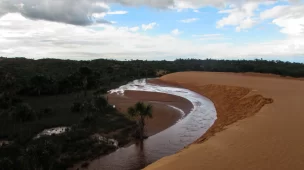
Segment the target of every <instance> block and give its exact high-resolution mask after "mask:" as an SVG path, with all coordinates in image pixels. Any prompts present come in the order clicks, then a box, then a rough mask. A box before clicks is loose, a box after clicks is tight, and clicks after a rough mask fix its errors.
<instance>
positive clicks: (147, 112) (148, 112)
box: [144, 104, 153, 118]
mask: <svg viewBox="0 0 304 170" xmlns="http://www.w3.org/2000/svg"><path fill="white" fill-rule="evenodd" d="M152 112H153V106H152V105H151V104H148V105H147V106H146V107H145V111H144V115H146V116H148V117H149V118H153V115H152Z"/></svg>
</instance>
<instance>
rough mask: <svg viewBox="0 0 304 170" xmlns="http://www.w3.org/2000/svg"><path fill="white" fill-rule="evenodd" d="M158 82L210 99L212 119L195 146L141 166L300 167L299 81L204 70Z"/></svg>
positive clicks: (302, 87) (303, 165) (303, 148)
mask: <svg viewBox="0 0 304 170" xmlns="http://www.w3.org/2000/svg"><path fill="white" fill-rule="evenodd" d="M161 80H163V81H166V82H169V83H173V84H178V85H180V86H183V87H185V88H188V89H190V90H193V91H196V92H198V93H200V94H202V95H204V96H206V97H208V98H210V99H211V100H212V101H213V102H214V104H215V107H216V109H217V113H218V119H217V121H216V122H215V124H214V126H213V127H211V129H210V130H209V131H208V132H207V133H206V134H205V135H203V136H202V137H201V138H200V139H199V140H198V141H197V142H196V144H192V145H191V146H189V147H188V148H186V149H184V150H182V151H181V152H179V153H177V154H175V155H172V156H169V157H165V158H163V159H161V160H159V161H157V162H156V163H153V164H152V165H150V166H148V167H147V168H146V169H148V170H152V169H161V170H162V169H164V170H179V169H180V170H186V169H189V170H190V169H191V170H196V169H197V170H201V169H205V170H222V169H227V170H231V169H233V170H234V169H237V170H257V169H259V170H273V169H275V170H285V169H286V170H287V169H288V170H291V169H292V170H302V169H304V161H303V158H304V135H302V129H303V122H304V104H303V101H304V81H301V80H299V79H292V78H281V77H278V76H271V75H267V76H265V75H259V74H234V73H208V72H184V73H175V74H170V75H166V76H164V77H162V78H161ZM271 99H273V103H271V102H272V100H271ZM270 103H271V104H270ZM265 104H267V105H265ZM246 117H247V118H246ZM243 118H246V119H243ZM239 119H242V120H240V121H237V120H239ZM220 120H221V121H220ZM235 121H237V122H235ZM233 122H235V123H233ZM227 124H231V125H228V126H226V125H227ZM223 128H224V129H225V130H223ZM211 130H212V132H210V131H211ZM216 132H218V133H216ZM214 133H216V134H215V136H213V137H211V136H212V135H213V134H214ZM206 139H208V140H206Z"/></svg>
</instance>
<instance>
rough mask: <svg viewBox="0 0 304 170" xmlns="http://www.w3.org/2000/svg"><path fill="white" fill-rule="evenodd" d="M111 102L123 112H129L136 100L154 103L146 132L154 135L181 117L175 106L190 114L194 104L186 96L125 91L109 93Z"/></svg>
mask: <svg viewBox="0 0 304 170" xmlns="http://www.w3.org/2000/svg"><path fill="white" fill-rule="evenodd" d="M108 100H109V103H110V104H112V105H115V106H116V108H117V109H118V110H119V111H120V112H122V113H127V109H128V107H130V106H133V105H134V104H135V103H136V102H138V101H142V102H147V103H150V104H152V106H153V118H152V119H147V121H146V133H147V135H148V136H152V135H154V134H156V133H158V132H161V131H163V130H165V129H167V128H168V127H170V126H172V125H173V124H175V123H176V122H177V121H178V120H179V119H180V118H181V117H182V115H181V113H180V112H179V111H178V110H176V109H174V108H173V107H170V106H174V107H177V108H179V109H181V110H183V111H184V113H186V114H188V113H189V112H190V111H191V109H192V107H193V105H192V103H191V102H190V101H188V100H187V99H185V98H182V97H179V96H175V95H170V94H164V93H155V92H142V91H128V90H127V91H125V93H124V96H120V95H117V94H115V93H113V94H109V95H108Z"/></svg>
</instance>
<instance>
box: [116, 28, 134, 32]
mask: <svg viewBox="0 0 304 170" xmlns="http://www.w3.org/2000/svg"><path fill="white" fill-rule="evenodd" d="M117 29H118V30H122V31H130V32H137V31H138V30H139V29H140V28H139V27H118V28H117Z"/></svg>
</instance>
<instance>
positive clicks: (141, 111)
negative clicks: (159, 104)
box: [128, 102, 153, 140]
mask: <svg viewBox="0 0 304 170" xmlns="http://www.w3.org/2000/svg"><path fill="white" fill-rule="evenodd" d="M152 111H153V110H152V105H150V104H148V105H146V104H144V103H143V102H137V103H136V104H135V105H134V106H133V107H130V108H128V114H129V115H130V116H131V117H133V118H135V119H136V120H137V124H138V130H139V131H138V132H139V138H140V140H143V139H144V130H145V125H146V124H145V119H146V118H152Z"/></svg>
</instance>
